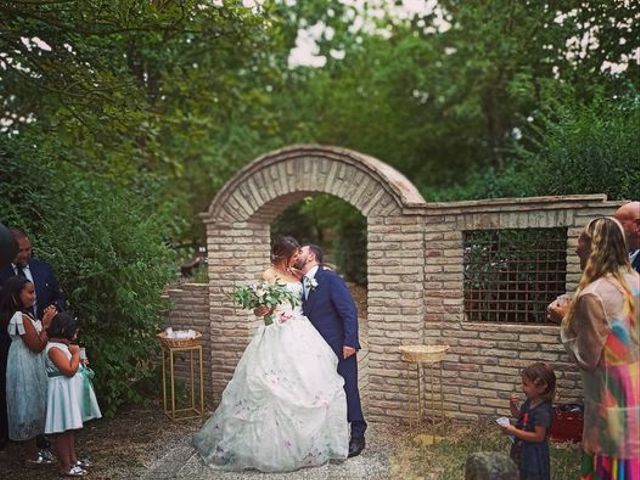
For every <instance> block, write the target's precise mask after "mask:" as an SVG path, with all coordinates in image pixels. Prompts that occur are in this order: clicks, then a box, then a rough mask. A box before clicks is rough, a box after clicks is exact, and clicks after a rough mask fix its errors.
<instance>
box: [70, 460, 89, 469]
mask: <svg viewBox="0 0 640 480" xmlns="http://www.w3.org/2000/svg"><path fill="white" fill-rule="evenodd" d="M74 465H75V466H76V467H80V468H84V469H87V468H89V467H91V466H92V465H93V464H92V463H91V460H89V459H88V458H79V459H78V460H77V461H76V463H74Z"/></svg>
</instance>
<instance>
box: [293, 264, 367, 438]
mask: <svg viewBox="0 0 640 480" xmlns="http://www.w3.org/2000/svg"><path fill="white" fill-rule="evenodd" d="M314 278H315V280H316V282H317V284H318V285H317V286H316V287H315V288H310V290H309V296H308V298H307V299H305V298H304V295H303V296H302V298H303V301H302V310H303V313H304V314H305V316H306V317H307V318H308V319H309V320H310V321H311V323H312V324H313V326H314V327H315V328H316V330H318V332H320V335H322V337H323V338H324V339H325V340H326V341H327V343H328V344H329V346H330V347H331V348H332V349H333V351H334V352H335V354H336V355H337V356H338V359H339V361H338V373H339V374H340V375H342V377H343V378H344V390H345V393H346V394H347V420H348V421H349V422H350V423H351V437H352V438H362V437H364V432H365V430H366V429H367V423H366V422H365V421H364V416H363V415H362V407H361V405H360V392H359V391H358V361H357V359H356V355H351V356H350V357H349V358H347V359H345V358H344V356H343V353H342V347H344V346H347V347H353V348H355V349H356V350H359V349H360V342H359V341H358V311H357V309H356V305H355V303H354V301H353V298H351V294H350V293H349V290H348V289H347V285H346V284H345V283H344V280H342V278H340V277H339V276H338V275H337V274H336V273H335V272H333V271H331V270H325V269H324V268H323V267H322V265H320V266H319V267H318V270H317V272H316V274H315V277H314Z"/></svg>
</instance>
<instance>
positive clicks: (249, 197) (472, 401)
mask: <svg viewBox="0 0 640 480" xmlns="http://www.w3.org/2000/svg"><path fill="white" fill-rule="evenodd" d="M314 193H328V194H331V195H335V196H337V197H339V198H341V199H343V200H345V201H347V202H348V203H350V204H351V205H353V206H354V207H355V208H357V209H358V210H360V212H362V214H363V215H365V216H366V218H367V225H368V227H367V228H368V233H367V241H368V252H367V270H368V287H369V288H368V298H367V303H368V318H367V324H366V325H367V334H368V335H367V337H368V338H367V340H368V347H369V354H368V357H367V362H366V364H365V367H366V370H367V371H368V383H367V385H365V386H364V389H363V391H362V393H363V394H364V397H366V398H367V402H366V410H365V414H366V416H367V419H368V420H372V421H376V420H383V421H394V420H397V419H400V418H403V417H406V416H407V415H408V409H407V407H408V403H409V401H411V402H415V401H416V394H417V389H416V378H415V371H412V370H411V369H410V368H408V365H407V364H404V363H403V362H402V361H401V359H400V354H399V352H398V348H397V347H398V346H399V345H401V344H409V343H447V344H449V345H450V346H451V349H450V350H449V353H448V354H447V357H446V360H445V362H444V364H443V366H444V369H443V376H442V378H437V379H436V383H439V384H440V385H442V388H443V391H444V397H445V411H446V414H447V416H448V417H450V418H453V419H457V420H477V419H479V418H481V417H485V416H488V417H496V416H500V415H505V414H508V407H507V406H508V397H509V394H510V393H511V392H512V391H514V390H515V389H517V388H519V381H520V376H519V370H520V368H521V367H523V366H525V365H527V364H529V363H531V362H533V361H547V362H550V363H551V364H552V365H553V366H554V368H555V369H556V375H557V376H558V388H559V393H560V395H561V398H562V399H563V401H571V399H575V398H576V397H577V396H578V395H579V393H580V375H579V372H578V371H577V369H576V368H575V365H574V363H573V362H572V361H571V360H570V359H569V358H568V356H567V355H566V354H565V353H564V349H563V347H562V346H561V345H560V344H559V342H558V327H557V326H554V325H549V324H545V323H544V320H543V321H542V322H537V323H536V322H534V323H527V322H526V321H523V319H522V318H516V319H515V323H514V320H513V319H512V320H511V321H504V320H503V321H500V320H499V319H495V318H494V317H495V316H493V317H492V316H491V315H490V314H491V312H490V311H489V310H487V311H483V312H480V313H479V314H478V315H475V316H472V317H470V316H469V315H468V313H469V312H468V311H467V307H468V306H469V305H466V304H465V298H466V297H465V295H466V293H468V292H467V287H468V285H467V283H468V282H466V280H465V271H466V269H467V268H473V265H472V264H471V263H468V257H467V256H466V252H467V251H468V250H469V249H470V248H471V247H476V246H477V240H469V239H473V238H480V237H477V236H476V234H479V235H480V236H481V237H482V238H484V237H487V238H489V237H491V238H493V236H494V235H493V233H496V232H497V234H499V233H501V232H506V233H507V234H509V235H511V234H512V233H514V232H523V233H525V234H526V233H527V232H528V231H533V232H535V231H540V230H543V231H548V230H553V231H560V237H558V238H556V240H555V242H556V243H555V246H554V247H553V248H549V249H546V248H543V250H545V251H546V250H553V249H555V254H557V255H559V260H560V261H561V262H560V263H564V266H565V267H566V272H564V273H566V276H565V277H562V278H564V283H565V289H562V286H560V287H558V288H560V289H562V290H566V291H573V290H574V289H575V287H576V284H577V281H578V279H579V276H580V269H579V264H578V260H577V257H576V256H575V253H574V251H575V247H576V244H577V238H578V235H579V233H580V231H581V230H582V228H583V227H584V225H585V224H586V223H587V222H588V221H589V220H590V219H591V218H593V216H595V215H610V214H612V213H613V212H614V210H615V209H616V208H617V207H618V206H619V205H620V202H610V201H607V198H606V196H605V195H570V196H556V197H534V198H502V199H489V200H473V201H462V202H451V203H428V204H425V203H424V200H423V199H422V197H421V196H420V194H419V193H418V192H417V191H416V189H415V188H414V187H413V186H412V185H411V183H410V182H409V181H407V179H406V178H404V177H403V176H402V175H401V174H399V173H398V172H397V171H395V170H393V169H392V168H390V167H389V166H388V165H385V164H384V163H382V162H380V161H379V160H376V159H374V158H371V157H368V156H366V155H362V154H359V153H356V152H353V151H349V150H345V149H340V148H333V147H324V146H293V147H289V148H286V149H283V150H279V151H276V152H272V153H269V154H267V155H265V156H262V157H260V158H258V159H256V160H255V161H253V162H252V163H251V164H249V165H247V166H246V167H245V168H244V169H242V170H241V171H240V172H238V174H237V175H236V176H235V177H234V178H232V179H231V180H230V181H229V182H228V183H227V184H226V185H225V187H224V188H223V189H222V190H221V191H220V192H219V193H218V195H217V196H216V197H215V198H214V200H213V202H212V203H211V205H210V208H209V209H208V211H207V212H205V213H203V214H202V215H201V217H202V219H203V221H204V223H205V224H206V227H207V243H208V255H209V267H208V269H209V271H208V273H209V284H208V285H202V284H193V283H181V284H180V285H176V286H174V287H172V288H170V289H168V291H167V294H168V296H169V298H170V299H171V300H172V301H173V307H172V309H171V311H170V312H169V315H168V322H169V324H171V325H173V326H174V327H179V328H196V329H197V330H200V331H201V332H203V344H204V349H205V351H206V352H210V353H208V355H207V361H206V362H205V363H206V366H207V367H206V368H207V371H208V372H210V375H208V376H207V377H208V378H207V380H206V381H205V386H206V388H207V391H208V392H210V393H211V394H212V396H210V397H209V398H210V399H211V400H213V401H214V403H217V401H218V400H219V399H220V394H221V392H222V390H223V389H224V387H225V386H226V384H227V382H228V381H229V379H230V378H231V375H232V373H233V370H234V368H235V366H236V364H237V362H238V359H239V358H240V354H241V353H242V351H243V349H244V347H245V345H246V343H247V341H248V338H249V335H250V333H251V330H252V327H253V326H255V325H257V323H256V322H259V320H256V319H255V317H254V316H253V315H252V314H250V313H249V312H246V311H242V310H240V309H238V308H236V307H234V306H233V304H232V303H231V302H230V301H229V299H228V296H227V294H229V293H230V292H231V291H233V289H234V288H235V287H236V286H238V285H242V284H244V283H245V282H247V281H248V280H251V279H253V278H255V277H256V276H257V275H258V274H259V273H260V272H261V271H262V270H263V269H264V268H265V266H266V265H267V264H268V262H269V226H270V223H271V221H272V220H273V219H274V218H276V217H277V215H278V214H279V213H280V212H282V211H283V210H284V209H285V208H286V207H287V206H289V205H291V204H293V203H295V202H297V201H299V200H301V199H303V198H304V197H306V196H308V195H310V194H314ZM489 234H491V235H489ZM498 237H499V238H502V237H500V236H499V235H498ZM505 238H506V237H505ZM474 242H476V243H474ZM535 255H537V253H536V254H535ZM469 258H470V257H469ZM537 261H538V260H536V262H537ZM465 262H467V263H465ZM494 264H495V265H500V264H498V263H495V262H494ZM494 264H491V265H494ZM561 273H562V272H561ZM545 275H546V273H545ZM562 278H561V279H560V280H559V281H560V282H562ZM465 282H466V283H465ZM556 286H557V285H556ZM469 288H470V289H471V290H473V288H475V287H469ZM526 292H527V288H526V286H525V294H526ZM471 293H473V292H471ZM513 310H514V311H515V312H516V313H517V312H518V311H519V310H520V308H519V307H517V306H516V308H514V309H513ZM518 315H519V314H518ZM186 373H187V372H186V371H182V374H186ZM179 374H180V371H179ZM436 377H439V375H438V374H436ZM424 400H426V401H427V411H429V410H430V407H431V405H429V403H430V402H429V401H428V398H427V397H426V396H425V398H424Z"/></svg>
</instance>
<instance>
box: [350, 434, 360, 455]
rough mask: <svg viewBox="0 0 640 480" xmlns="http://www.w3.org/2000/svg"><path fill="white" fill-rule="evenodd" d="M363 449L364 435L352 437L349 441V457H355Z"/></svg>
mask: <svg viewBox="0 0 640 480" xmlns="http://www.w3.org/2000/svg"><path fill="white" fill-rule="evenodd" d="M362 450H364V437H360V438H352V439H351V441H350V442H349V457H355V456H358V455H360V454H361V453H362Z"/></svg>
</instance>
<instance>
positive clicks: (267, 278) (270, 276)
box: [260, 267, 280, 283]
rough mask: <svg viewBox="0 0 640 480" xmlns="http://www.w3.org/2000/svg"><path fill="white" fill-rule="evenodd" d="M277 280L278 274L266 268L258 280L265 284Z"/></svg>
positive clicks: (270, 268) (271, 268) (272, 269)
mask: <svg viewBox="0 0 640 480" xmlns="http://www.w3.org/2000/svg"><path fill="white" fill-rule="evenodd" d="M278 278H280V277H279V276H278V272H276V271H275V269H274V268H273V267H269V268H267V269H266V270H265V271H264V272H262V275H261V276H260V279H261V280H262V281H263V282H267V283H273V282H275V281H276V280H278Z"/></svg>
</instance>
